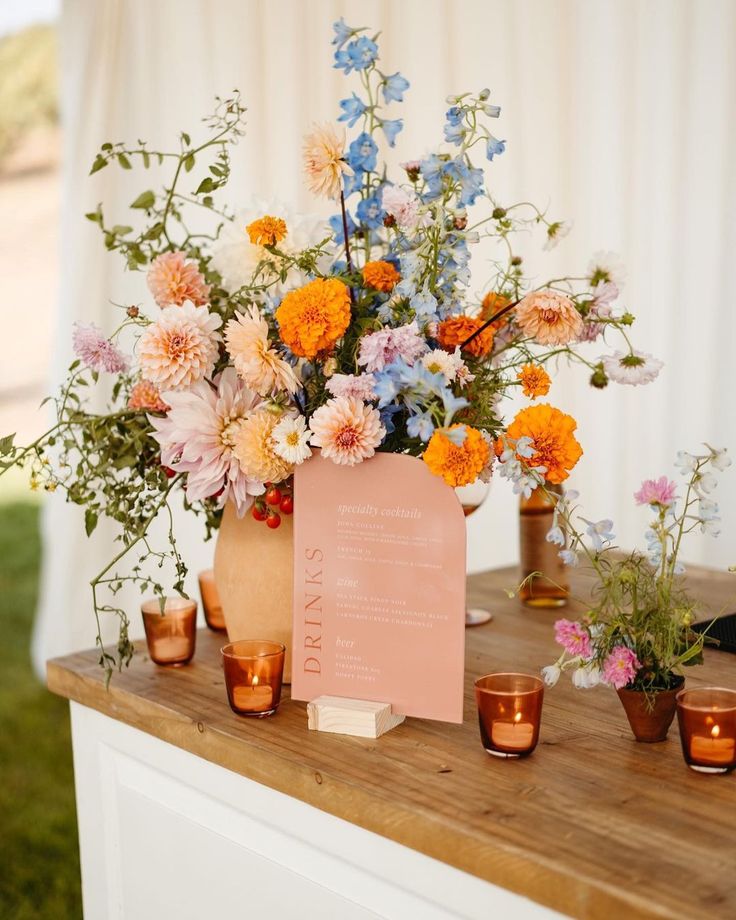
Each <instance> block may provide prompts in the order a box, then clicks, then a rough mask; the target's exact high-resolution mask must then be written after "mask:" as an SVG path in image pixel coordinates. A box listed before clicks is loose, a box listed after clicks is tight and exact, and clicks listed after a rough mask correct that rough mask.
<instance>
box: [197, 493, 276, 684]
mask: <svg viewBox="0 0 736 920" xmlns="http://www.w3.org/2000/svg"><path fill="white" fill-rule="evenodd" d="M214 570H215V584H216V585H217V592H218V594H219V595H220V601H221V603H222V612H223V615H224V617H225V626H226V628H227V635H228V638H229V639H230V641H231V642H236V641H237V640H239V639H270V640H272V641H274V642H281V643H283V645H285V646H286V657H285V660H284V677H283V680H284V683H290V682H291V627H292V606H293V592H294V522H293V518H292V517H291V515H286V514H284V515H282V516H281V526H280V527H279V528H277V529H276V530H270V529H269V528H268V527H267V526H266V524H265V522H263V521H256V520H254V519H253V517H252V516H251V515H250V514H246V515H245V516H244V517H242V518H238V516H237V514H236V512H235V506H234V505H233V503H232V502H228V503H227V505H226V506H225V510H224V512H223V515H222V523H221V524H220V531H219V533H218V536H217V545H216V547H215V565H214Z"/></svg>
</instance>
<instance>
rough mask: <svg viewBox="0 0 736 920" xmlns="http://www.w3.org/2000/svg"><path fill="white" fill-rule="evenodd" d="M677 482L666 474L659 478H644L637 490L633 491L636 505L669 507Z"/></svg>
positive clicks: (674, 496) (673, 497)
mask: <svg viewBox="0 0 736 920" xmlns="http://www.w3.org/2000/svg"><path fill="white" fill-rule="evenodd" d="M676 488H677V483H676V482H672V480H671V479H668V478H667V477H666V476H660V477H659V479H645V480H644V482H642V484H641V488H640V489H639V491H638V492H634V498H635V499H636V503H637V505H661V506H662V507H663V508H669V506H670V505H671V504H672V502H674V500H675V498H676V497H677V496H676V495H675V489H676Z"/></svg>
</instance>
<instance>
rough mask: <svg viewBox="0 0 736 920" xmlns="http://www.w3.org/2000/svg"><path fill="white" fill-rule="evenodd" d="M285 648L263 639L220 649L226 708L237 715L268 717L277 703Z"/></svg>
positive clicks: (233, 644) (279, 697) (243, 640)
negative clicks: (228, 707) (228, 704)
mask: <svg viewBox="0 0 736 920" xmlns="http://www.w3.org/2000/svg"><path fill="white" fill-rule="evenodd" d="M285 651H286V647H285V646H284V645H282V644H281V643H280V642H270V641H268V640H267V639H240V640H239V641H238V642H230V643H229V644H228V645H224V646H223V647H222V662H223V666H224V668H225V686H226V687H227V698H228V702H229V703H230V708H231V709H232V711H233V712H235V713H237V714H238V715H239V716H255V717H256V718H259V719H262V718H263V717H264V716H272V715H273V714H274V713H275V712H276V710H277V709H278V706H279V703H280V702H281V678H282V677H283V674H284V653H285Z"/></svg>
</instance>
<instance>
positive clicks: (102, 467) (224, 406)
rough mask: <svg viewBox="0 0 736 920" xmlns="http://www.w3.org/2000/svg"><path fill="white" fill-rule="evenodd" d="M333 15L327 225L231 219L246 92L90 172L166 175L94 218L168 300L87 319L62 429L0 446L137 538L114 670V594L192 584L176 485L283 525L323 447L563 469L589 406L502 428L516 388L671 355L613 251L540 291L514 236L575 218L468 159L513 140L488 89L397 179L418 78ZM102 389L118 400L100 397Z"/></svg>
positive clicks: (544, 410) (211, 519)
mask: <svg viewBox="0 0 736 920" xmlns="http://www.w3.org/2000/svg"><path fill="white" fill-rule="evenodd" d="M334 30H335V35H334V38H333V45H334V66H335V67H336V68H338V69H339V70H341V71H343V72H344V73H345V74H346V75H352V76H354V77H355V78H357V84H356V85H357V86H359V92H355V91H353V92H352V93H351V94H350V96H348V97H346V98H345V99H343V100H342V101H341V102H340V114H339V116H338V118H337V121H336V123H334V124H329V125H323V126H321V127H316V128H315V129H314V130H313V131H312V132H311V133H310V134H309V135H308V136H307V137H306V138H305V141H304V151H303V154H304V174H305V179H306V182H307V185H308V187H309V188H310V189H311V191H312V192H313V193H314V194H315V195H316V196H317V197H321V198H324V199H327V200H328V201H330V202H332V204H333V205H334V207H335V209H336V213H335V214H334V215H333V216H332V217H330V218H329V220H327V221H324V220H323V219H321V218H320V217H318V216H309V215H299V214H296V213H294V212H293V211H292V210H291V209H290V208H289V207H288V206H287V205H285V204H283V203H279V202H255V203H253V204H252V205H251V207H250V208H249V209H247V210H245V211H240V212H237V213H235V214H233V213H232V212H231V211H230V210H229V209H227V207H225V206H223V205H222V203H221V198H222V190H223V188H224V186H225V185H226V183H227V181H228V178H229V175H230V168H231V156H232V149H233V145H235V144H236V143H237V142H238V141H239V140H240V138H241V136H242V135H243V133H244V108H243V106H242V104H241V102H240V99H239V97H238V96H237V95H236V96H235V97H233V98H231V99H227V100H218V105H217V108H216V111H215V113H214V115H213V116H212V117H211V118H209V119H207V120H206V122H205V125H206V128H207V131H208V134H207V136H206V137H205V139H204V140H202V141H201V142H195V141H193V140H192V138H191V137H190V135H189V134H187V133H182V134H181V136H180V139H179V149H177V150H173V151H171V150H166V151H163V150H161V151H159V150H156V151H154V150H151V149H149V148H148V146H147V145H146V144H145V143H143V142H140V141H139V142H137V143H136V144H134V145H127V144H123V143H105V144H103V145H102V146H101V149H100V151H99V153H98V154H97V156H96V158H95V160H94V163H93V165H92V172H93V173H94V172H97V171H98V170H101V169H105V168H108V167H110V166H113V165H117V166H118V167H120V168H122V169H124V170H130V169H132V168H133V166H134V165H136V166H140V167H142V168H143V170H146V171H149V172H150V173H151V174H154V173H155V174H157V175H158V174H160V173H161V172H164V171H165V172H166V176H165V178H164V179H163V184H162V186H161V187H160V188H154V187H150V188H146V189H144V190H143V191H141V193H140V194H139V195H138V196H137V197H136V198H135V200H134V201H133V202H132V203H131V205H130V208H131V214H133V215H136V217H135V219H132V221H131V222H132V223H134V224H135V225H136V226H135V227H133V226H130V225H128V224H116V223H112V222H110V221H108V219H107V216H106V214H105V213H104V212H103V209H102V207H101V206H99V207H98V208H97V209H96V210H95V211H93V212H91V213H89V214H87V215H86V216H87V218H88V219H89V220H91V221H92V222H93V223H95V224H97V225H98V226H99V229H100V231H101V233H102V235H103V239H104V243H105V246H106V247H107V249H108V250H110V251H114V252H117V253H119V254H120V255H121V256H122V258H123V259H124V260H125V263H126V265H127V267H128V269H130V270H131V271H143V272H145V273H146V281H147V286H148V290H149V292H150V298H149V299H148V300H147V302H146V303H144V304H137V305H132V306H122V307H121V322H120V325H119V327H118V328H117V329H116V330H115V331H113V332H112V333H111V334H108V333H106V332H103V331H101V330H99V329H97V328H95V327H94V326H84V325H77V326H76V327H75V330H74V333H73V341H74V350H75V352H76V360H75V361H74V362H73V364H72V365H71V367H70V369H69V376H68V379H67V380H66V382H65V384H64V386H63V387H62V390H61V393H60V395H59V396H58V397H57V398H56V399H55V406H56V422H55V424H54V425H53V427H52V428H51V429H50V430H49V431H48V432H47V433H46V434H44V435H43V437H41V438H39V439H38V440H37V441H35V442H34V443H32V444H30V445H28V446H25V447H20V446H17V445H15V444H14V442H13V439H12V438H11V437H9V438H5V439H4V440H3V441H2V442H0V454H1V456H0V469H3V470H4V469H8V468H10V467H11V466H17V465H21V464H24V463H29V464H30V467H31V485H32V487H33V488H44V489H46V490H48V491H53V490H55V489H63V490H65V492H66V495H67V498H68V500H69V501H71V502H74V503H76V504H78V505H80V506H82V507H83V508H84V509H85V523H86V530H87V534H88V535H90V534H92V532H93V531H94V529H95V527H96V525H97V522H98V520H99V518H100V516H102V515H105V516H107V517H108V518H111V519H113V520H114V521H116V522H117V523H118V524H119V525H120V529H121V532H120V536H119V540H120V543H121V548H120V551H119V552H118V553H117V554H116V555H115V557H114V558H113V559H112V560H111V561H110V563H109V565H107V566H106V567H105V569H104V570H103V571H102V572H101V573H99V575H98V576H97V577H96V578H95V579H94V580H93V582H92V591H93V601H94V610H95V613H96V615H97V617H98V624H99V617H100V614H101V613H107V614H114V615H117V616H118V617H119V620H120V640H119V643H118V647H117V650H116V651H112V650H109V649H107V648H105V647H103V646H102V640H101V639H100V640H99V643H100V649H101V663H102V664H103V666H105V667H106V668H107V669H108V671H110V670H111V669H112V668H113V667H114V666H121V665H122V664H123V663H127V662H128V661H129V659H130V656H131V654H132V645H131V643H130V642H129V640H128V618H127V615H126V612H125V610H124V609H122V607H120V606H119V605H118V606H116V605H115V604H114V602H111V603H106V602H103V600H102V598H101V596H100V595H99V591H100V590H101V589H102V588H108V589H110V590H111V591H112V593H113V595H114V594H115V593H116V592H118V591H119V590H120V589H121V587H122V586H123V584H124V583H125V582H129V581H133V582H137V583H139V584H140V587H141V590H142V591H143V590H147V589H153V590H154V591H155V592H156V593H157V594H158V595H159V596H162V595H163V594H164V587H163V585H162V584H161V580H163V579H161V576H158V575H156V574H151V573H150V568H151V566H150V563H151V562H152V561H153V562H154V563H155V565H154V566H153V569H154V572H155V570H156V569H160V568H161V567H162V566H163V565H164V563H168V562H170V563H173V568H174V577H173V578H172V579H171V582H173V587H174V589H175V590H176V591H179V592H183V590H184V589H183V578H184V575H185V573H186V566H185V563H184V561H183V560H182V559H181V557H180V556H179V553H178V551H177V548H176V541H175V537H174V533H173V523H172V525H171V527H170V529H169V541H168V544H167V545H166V546H164V547H163V548H161V547H155V546H153V545H152V543H151V540H150V536H149V529H150V525H151V523H152V521H153V520H154V519H155V518H156V517H157V516H158V515H160V514H163V515H166V516H168V519H169V521H173V519H172V512H171V502H172V501H173V499H174V496H175V495H177V494H179V495H181V494H182V493H183V496H184V501H185V504H186V507H187V508H188V509H190V510H191V511H192V512H193V513H196V514H200V515H202V516H203V518H204V522H205V526H206V528H207V534H208V535H209V534H210V533H211V532H212V530H214V529H216V527H217V526H218V523H219V518H220V514H221V511H222V508H223V506H224V504H225V502H227V501H231V502H233V503H234V504H235V506H236V508H237V512H238V514H240V515H244V514H246V513H249V514H252V515H253V517H254V518H256V519H257V520H260V521H265V523H266V524H267V525H268V526H269V527H271V528H276V527H278V526H279V524H280V523H281V516H282V515H284V514H290V513H291V512H292V510H293V507H294V497H293V494H292V489H291V477H292V474H293V472H294V469H295V468H296V467H297V466H298V465H299V464H301V463H304V462H306V461H307V460H308V459H309V457H310V456H311V454H312V453H313V451H314V450H315V449H319V450H321V452H322V455H323V457H326V458H329V459H331V460H332V461H334V462H335V463H337V464H348V465H354V464H358V463H361V462H363V461H364V460H367V459H369V458H370V457H371V456H373V454H374V453H375V452H376V451H379V450H380V451H393V452H398V453H405V454H409V455H412V456H416V457H421V458H422V459H423V461H424V462H425V463H426V464H427V466H428V467H429V469H430V470H431V471H432V472H433V473H435V474H436V475H438V476H441V477H443V479H444V480H445V481H446V482H447V484H448V485H449V486H452V487H457V486H462V485H465V484H468V483H471V482H473V481H474V480H476V479H477V478H479V477H480V478H483V479H487V478H488V477H489V476H490V474H491V468H492V466H493V464H494V462H495V456H496V454H501V465H502V468H503V469H505V470H506V472H509V471H511V470H512V467H513V466H514V464H518V463H519V457H520V456H523V457H524V459H525V460H530V458H533V461H532V460H530V462H532V465H533V466H534V468H535V469H536V470H537V471H542V472H543V473H544V474H545V476H546V477H547V479H548V481H550V482H562V481H563V480H564V479H565V478H566V477H567V476H568V473H569V471H570V469H571V468H572V467H573V466H574V465H575V463H576V462H577V460H578V459H579V457H580V455H581V453H582V448H581V446H580V445H579V443H578V442H577V440H576V438H575V435H574V432H575V428H576V425H575V421H574V419H572V418H571V417H570V416H569V415H566V414H565V413H564V412H562V411H560V410H559V409H557V408H554V407H552V406H551V405H548V404H546V403H541V404H539V403H536V402H532V403H531V404H530V405H529V406H528V407H527V408H525V409H523V410H522V411H521V412H520V413H519V414H518V415H517V417H516V418H515V419H514V420H512V422H511V423H510V424H506V423H505V422H504V420H503V418H502V413H501V403H502V399H503V397H504V396H506V395H508V394H509V393H512V392H514V391H517V390H518V389H521V391H522V392H523V394H524V396H525V397H527V398H529V399H530V400H532V401H533V400H536V399H538V398H539V397H544V396H546V395H547V394H548V392H549V390H550V386H551V383H552V381H551V377H550V375H549V374H548V372H547V370H545V366H544V365H545V364H547V365H549V363H550V362H552V361H556V360H557V359H567V360H570V361H573V362H577V363H580V364H582V365H583V367H585V368H587V369H588V372H589V374H590V383H591V384H592V385H593V386H594V387H597V388H601V387H604V386H606V384H607V383H608V381H609V380H612V381H615V382H617V383H621V384H633V385H635V384H640V383H645V382H647V381H649V380H652V379H654V377H656V375H657V373H658V371H659V368H660V366H661V364H660V362H659V361H657V360H656V359H654V358H652V357H651V356H650V355H647V354H643V353H641V352H639V351H637V350H635V349H634V348H633V347H632V346H631V345H630V344H629V338H628V335H627V329H628V327H629V326H630V325H631V324H632V322H633V319H634V318H633V316H632V315H631V314H630V313H628V312H626V311H624V310H622V309H618V308H617V307H616V306H615V302H616V301H617V298H618V296H619V284H618V278H619V269H618V266H617V265H616V264H615V263H614V262H612V261H611V258H610V256H609V255H608V254H603V255H598V256H596V257H594V259H593V261H592V262H591V264H590V266H589V268H588V269H587V271H583V272H581V271H577V272H576V273H575V274H573V275H570V276H569V277H562V278H560V277H557V278H554V279H552V280H549V281H547V282H545V283H541V284H540V283H537V281H536V280H532V279H531V278H529V277H527V275H526V274H525V270H524V262H523V259H522V256H521V255H520V254H519V251H518V248H517V246H516V241H517V240H518V239H519V238H520V237H521V238H526V237H528V236H529V235H530V233H533V232H534V231H536V230H537V229H539V230H541V235H542V244H543V248H545V249H549V248H551V247H553V246H554V245H555V244H556V243H557V242H558V241H559V240H560V239H561V238H562V237H563V236H564V235H565V234H566V233H567V232H568V230H569V227H568V225H567V224H564V223H562V222H560V221H550V220H549V219H548V218H547V216H546V214H545V212H544V211H542V210H540V209H538V208H536V207H535V206H533V205H531V204H529V203H526V202H522V203H513V204H501V203H500V202H498V201H496V199H495V198H494V196H493V193H492V191H491V189H490V186H489V185H488V183H487V181H486V176H485V173H484V170H483V168H481V167H480V166H479V165H477V164H476V161H475V160H474V159H473V157H475V156H476V154H480V155H481V156H482V157H485V159H486V161H488V162H492V161H493V160H494V159H495V158H496V157H498V156H500V155H502V154H503V153H504V151H505V148H506V142H505V141H504V140H500V139H498V138H497V137H496V136H494V134H493V133H491V130H490V128H489V124H490V123H491V121H493V120H496V119H498V118H499V116H500V109H499V107H498V106H497V105H495V104H493V103H492V102H491V101H490V92H489V91H488V90H486V89H484V90H481V91H480V92H479V93H476V94H472V93H463V94H460V95H455V96H452V97H450V99H449V108H448V110H447V115H446V121H445V124H444V146H441V147H439V148H438V149H437V151H436V152H433V153H431V154H429V155H428V156H426V157H425V158H424V159H419V160H409V161H407V162H404V163H403V166H402V170H401V173H400V175H398V176H393V177H389V173H388V170H387V168H386V166H385V165H383V164H382V163H381V162H380V161H379V152H380V149H381V148H382V147H384V146H388V147H394V146H395V144H396V143H397V137H398V136H399V134H400V132H401V130H402V128H403V120H402V118H400V117H393V114H394V107H395V106H397V105H398V104H400V103H401V102H402V101H403V98H404V94H405V93H406V92H407V91H408V89H409V82H408V80H407V79H406V78H405V77H404V76H402V75H401V74H400V73H398V72H396V73H386V72H384V71H383V70H382V69H381V68H380V67H379V49H378V43H377V40H378V35H370V34H368V32H367V31H366V30H365V29H355V28H351V27H350V26H348V25H346V24H345V22H344V21H343V20H340V21H339V22H337V23H335V26H334ZM389 114H391V115H392V117H389ZM346 129H350V130H351V131H353V132H354V136H353V137H352V139H351V140H349V141H348V139H347V138H346ZM195 177H196V178H195ZM208 220H209V223H208ZM484 239H485V240H490V241H491V242H492V243H493V244H495V250H494V251H495V256H494V261H493V262H492V263H491V264H492V271H491V275H490V277H489V278H487V279H486V281H485V283H484V288H483V293H482V294H474V293H473V292H472V291H471V289H470V278H471V276H470V257H471V249H472V247H473V246H475V245H476V244H478V243H479V242H480V241H481V240H484ZM613 334H618V335H619V337H620V339H621V342H622V345H621V346H620V348H619V349H617V350H613V351H611V350H610V349H609V350H608V351H607V352H606V354H604V355H603V356H602V357H601V358H600V359H598V360H595V361H591V360H590V359H589V358H587V357H586V356H585V353H584V352H583V351H581V350H580V347H579V346H580V345H581V344H583V345H585V344H588V343H591V342H594V341H596V340H599V339H600V340H601V341H604V340H607V339H608V338H609V337H610V336H611V335H613ZM588 353H589V352H588ZM100 393H106V394H108V396H109V403H108V405H107V408H105V409H104V411H95V410H94V408H93V405H92V404H93V403H99V400H100ZM90 394H94V400H90V398H89V397H90ZM514 445H518V450H517V449H516V448H515V446H514ZM517 485H518V484H517ZM522 487H523V485H522ZM264 533H265V532H264ZM264 538H265V536H264ZM125 556H128V557H129V558H130V560H131V562H130V563H129V566H128V568H127V569H126V570H124V572H123V574H120V573H119V571H118V566H119V564H120V562H121V560H122V559H123V557H125Z"/></svg>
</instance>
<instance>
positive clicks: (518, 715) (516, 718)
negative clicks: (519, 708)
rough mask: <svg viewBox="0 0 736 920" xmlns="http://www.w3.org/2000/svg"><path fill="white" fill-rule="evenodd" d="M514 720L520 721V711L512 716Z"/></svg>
mask: <svg viewBox="0 0 736 920" xmlns="http://www.w3.org/2000/svg"><path fill="white" fill-rule="evenodd" d="M514 722H521V713H520V712H517V713H516V715H515V716H514Z"/></svg>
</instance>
